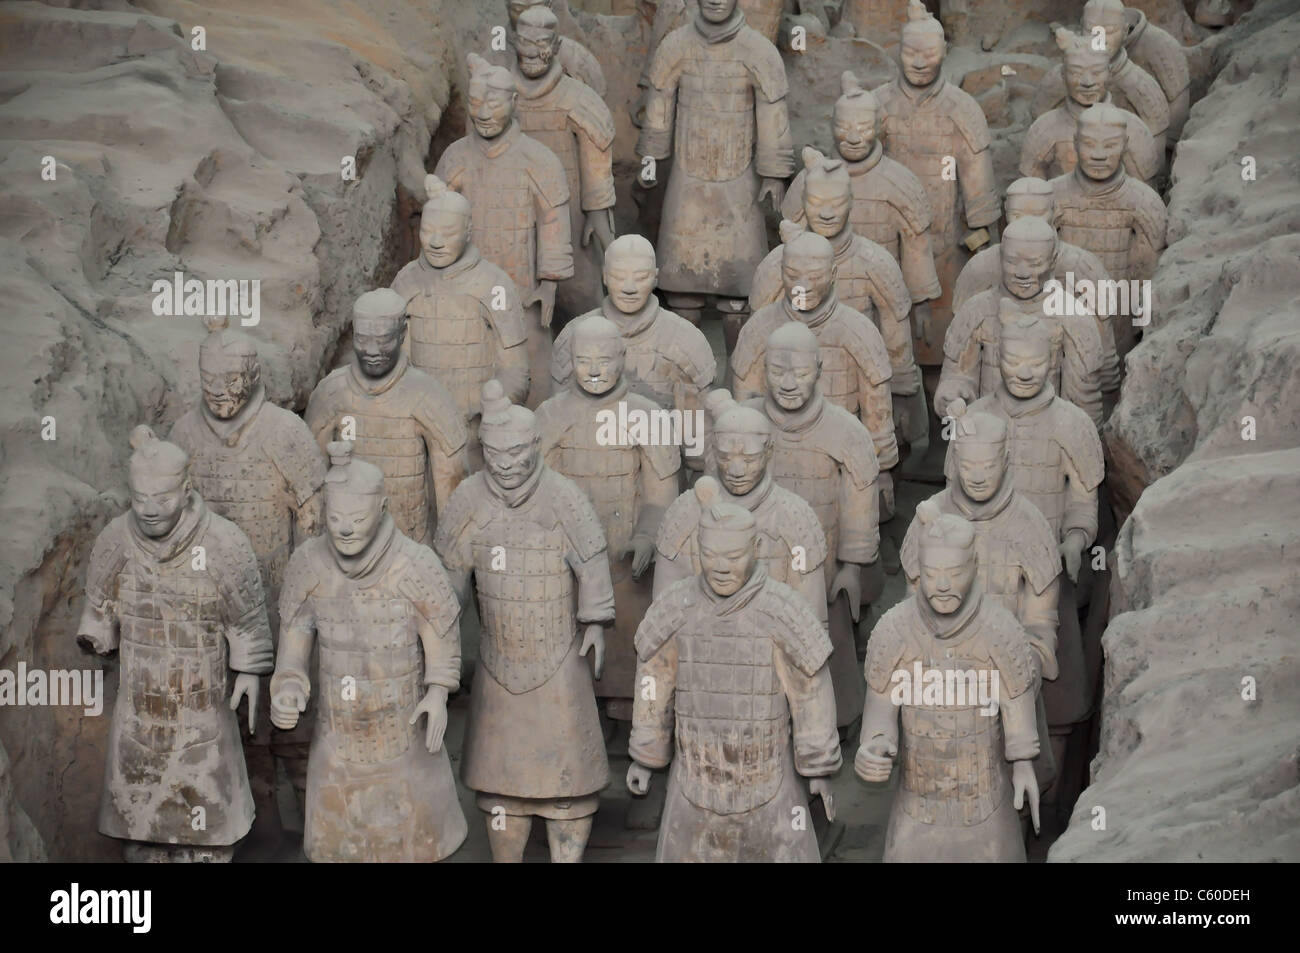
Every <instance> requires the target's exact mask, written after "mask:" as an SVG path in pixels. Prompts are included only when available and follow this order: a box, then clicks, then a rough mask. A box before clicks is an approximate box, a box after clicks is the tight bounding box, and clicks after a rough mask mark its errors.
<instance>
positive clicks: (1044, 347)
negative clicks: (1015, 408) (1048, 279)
mask: <svg viewBox="0 0 1300 953" xmlns="http://www.w3.org/2000/svg"><path fill="white" fill-rule="evenodd" d="M1008 304H1009V303H1008V302H1005V301H1004V302H1003V305H1004V307H1003V308H1002V310H1001V313H1000V315H999V320H1000V321H1001V323H1002V334H1001V339H1000V341H999V342H998V363H999V367H1000V369H1001V371H1002V383H1003V384H1004V385H1005V386H1006V388H1007V391H1008V392H1009V393H1010V394H1011V396H1012V397H1016V398H1019V399H1020V400H1028V399H1029V398H1031V397H1037V396H1038V394H1039V393H1040V392H1041V391H1042V389H1043V388H1044V387H1045V386H1047V376H1048V374H1050V373H1051V370H1052V358H1053V356H1054V355H1055V354H1056V353H1057V352H1058V350H1059V349H1060V347H1061V340H1060V338H1061V334H1062V332H1061V329H1060V327H1059V326H1057V325H1049V324H1047V322H1045V321H1043V320H1041V319H1040V318H1039V317H1038V316H1037V315H1033V314H1025V313H1024V312H1022V311H1019V310H1018V309H1016V308H1014V307H1010V306H1008Z"/></svg>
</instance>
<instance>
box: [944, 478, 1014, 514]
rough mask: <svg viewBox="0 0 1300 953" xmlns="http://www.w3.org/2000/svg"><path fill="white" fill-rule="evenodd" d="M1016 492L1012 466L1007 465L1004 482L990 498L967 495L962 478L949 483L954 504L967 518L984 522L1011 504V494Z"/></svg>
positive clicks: (949, 494) (950, 495) (949, 496)
mask: <svg viewBox="0 0 1300 953" xmlns="http://www.w3.org/2000/svg"><path fill="white" fill-rule="evenodd" d="M1015 492H1016V483H1015V480H1014V479H1013V478H1012V474H1011V468H1010V467H1007V468H1006V470H1004V471H1003V473H1002V483H1001V484H1000V485H999V486H998V491H997V492H996V493H994V494H993V496H991V497H990V498H989V499H987V500H983V501H977V500H972V499H971V498H970V497H969V496H967V495H966V491H965V490H963V489H962V488H961V479H960V478H958V479H956V480H953V481H952V482H951V483H950V484H949V488H948V498H949V499H950V500H952V505H953V506H955V507H956V508H957V510H958V512H960V513H961V515H962V516H964V517H965V518H966V519H968V520H971V521H973V522H982V521H983V520H991V519H993V517H995V516H997V515H998V514H999V513H1001V512H1002V511H1003V510H1005V509H1006V508H1007V507H1008V506H1009V505H1011V495H1012V494H1013V493H1015Z"/></svg>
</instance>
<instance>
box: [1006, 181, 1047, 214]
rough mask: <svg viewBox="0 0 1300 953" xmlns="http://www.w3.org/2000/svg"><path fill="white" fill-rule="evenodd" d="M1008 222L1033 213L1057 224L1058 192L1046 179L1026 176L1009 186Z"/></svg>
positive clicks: (1007, 201) (1007, 202)
mask: <svg viewBox="0 0 1300 953" xmlns="http://www.w3.org/2000/svg"><path fill="white" fill-rule="evenodd" d="M1005 207H1006V210H1007V222H1008V223H1011V222H1014V221H1015V220H1016V219H1018V218H1023V217H1024V216H1026V215H1031V216H1033V217H1034V218H1041V219H1042V220H1043V221H1045V222H1047V223H1048V224H1049V225H1055V224H1056V193H1055V192H1054V191H1052V186H1051V183H1050V182H1048V181H1047V180H1046V179H1038V178H1034V177H1032V176H1026V177H1025V178H1023V179H1016V181H1014V182H1012V183H1011V184H1010V185H1009V186H1007V200H1006V203H1005Z"/></svg>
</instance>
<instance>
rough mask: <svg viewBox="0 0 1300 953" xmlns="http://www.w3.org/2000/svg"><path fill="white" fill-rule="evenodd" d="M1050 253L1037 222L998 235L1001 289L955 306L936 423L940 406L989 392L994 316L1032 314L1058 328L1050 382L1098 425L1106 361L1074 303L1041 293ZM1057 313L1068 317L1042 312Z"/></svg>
mask: <svg viewBox="0 0 1300 953" xmlns="http://www.w3.org/2000/svg"><path fill="white" fill-rule="evenodd" d="M1056 246H1057V237H1056V230H1055V229H1053V228H1052V226H1050V225H1048V224H1047V223H1046V222H1045V221H1043V220H1042V219H1041V218H1033V217H1025V218H1020V219H1017V220H1016V221H1015V222H1012V223H1011V224H1010V225H1008V226H1007V228H1006V231H1005V232H1004V233H1003V236H1002V246H1001V258H1002V283H1001V286H1000V287H998V288H992V289H990V290H988V291H981V292H980V293H979V294H977V295H975V296H974V297H973V298H970V299H969V300H968V301H967V302H966V303H965V304H963V305H962V306H961V309H960V310H959V311H958V312H957V317H956V319H955V320H954V321H953V323H952V327H951V328H950V329H949V331H948V339H947V340H946V341H945V342H944V346H943V350H944V362H943V375H942V377H941V378H940V380H939V388H938V391H937V392H936V394H935V410H936V411H937V412H938V413H939V414H940V416H949V415H950V413H951V411H950V410H949V407H948V405H949V403H950V402H951V401H953V400H954V399H956V398H962V399H964V400H965V401H966V403H968V404H969V403H972V402H974V400H975V399H976V398H977V397H979V396H980V395H982V394H991V393H993V392H994V391H995V390H996V389H997V385H998V381H999V379H1000V375H999V373H998V340H999V338H1000V337H1001V332H1002V324H1001V321H1000V315H1001V313H1002V312H1003V311H1018V312H1020V313H1022V314H1029V315H1038V316H1040V317H1042V318H1043V320H1044V321H1048V322H1051V323H1052V324H1055V325H1058V326H1059V327H1060V328H1061V329H1062V331H1063V332H1064V335H1063V341H1062V348H1063V350H1062V353H1061V354H1059V355H1056V357H1055V359H1054V361H1053V365H1052V379H1053V383H1055V384H1057V385H1058V386H1059V387H1060V389H1061V393H1062V394H1063V396H1064V397H1065V398H1066V399H1067V400H1069V401H1072V402H1073V403H1075V404H1077V405H1078V406H1079V407H1080V408H1081V409H1082V410H1083V411H1084V412H1086V413H1087V415H1088V416H1089V417H1090V418H1091V419H1092V420H1093V421H1094V423H1096V424H1097V426H1100V425H1101V371H1102V368H1103V367H1104V366H1107V364H1108V363H1110V362H1113V360H1114V359H1113V358H1112V357H1111V356H1110V355H1107V354H1106V353H1105V352H1104V351H1103V350H1102V339H1101V335H1100V333H1099V332H1098V330H1097V321H1096V319H1095V318H1093V316H1092V314H1091V313H1090V312H1089V311H1088V310H1087V309H1086V308H1084V307H1081V306H1080V305H1079V304H1078V303H1077V302H1076V303H1074V304H1073V305H1071V304H1070V303H1069V302H1068V301H1066V298H1067V297H1069V295H1068V292H1066V291H1064V290H1063V289H1060V290H1059V293H1057V292H1054V291H1053V289H1052V288H1050V287H1049V285H1048V281H1049V279H1050V277H1051V274H1052V269H1053V263H1054V260H1055V259H1056V257H1057V248H1056ZM1058 299H1059V302H1060V304H1059V306H1058V305H1057V304H1056V303H1055V302H1057V300H1058ZM1057 310H1059V311H1062V312H1068V313H1062V314H1050V313H1048V312H1052V311H1057Z"/></svg>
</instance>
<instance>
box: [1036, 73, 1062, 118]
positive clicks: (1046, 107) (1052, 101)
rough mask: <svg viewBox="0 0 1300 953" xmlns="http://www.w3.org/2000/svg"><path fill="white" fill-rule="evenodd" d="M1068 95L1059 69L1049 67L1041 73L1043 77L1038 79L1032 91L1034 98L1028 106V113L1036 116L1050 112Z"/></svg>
mask: <svg viewBox="0 0 1300 953" xmlns="http://www.w3.org/2000/svg"><path fill="white" fill-rule="evenodd" d="M1068 95H1069V93H1068V91H1067V90H1066V88H1065V80H1064V78H1062V76H1061V71H1060V70H1059V69H1049V70H1047V71H1046V72H1044V73H1043V78H1042V79H1041V80H1039V81H1038V88H1037V89H1036V90H1035V91H1034V98H1033V101H1032V102H1031V103H1030V106H1029V114H1030V115H1031V116H1035V117H1037V116H1041V115H1043V113H1046V112H1050V111H1051V110H1053V109H1055V108H1056V107H1058V106H1060V105H1061V104H1062V103H1064V102H1065V100H1066V97H1067V96H1068Z"/></svg>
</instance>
